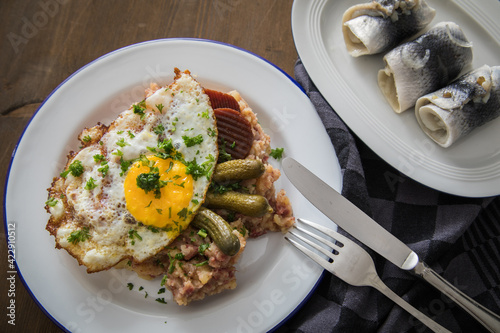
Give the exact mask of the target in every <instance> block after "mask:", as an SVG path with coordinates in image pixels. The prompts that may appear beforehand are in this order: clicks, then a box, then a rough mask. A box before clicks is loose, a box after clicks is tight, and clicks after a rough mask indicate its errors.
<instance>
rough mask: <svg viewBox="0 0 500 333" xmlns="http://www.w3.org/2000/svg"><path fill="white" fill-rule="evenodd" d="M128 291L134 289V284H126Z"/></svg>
mask: <svg viewBox="0 0 500 333" xmlns="http://www.w3.org/2000/svg"><path fill="white" fill-rule="evenodd" d="M127 287H128V290H132V289H134V284H133V283H130V282H129V283H127Z"/></svg>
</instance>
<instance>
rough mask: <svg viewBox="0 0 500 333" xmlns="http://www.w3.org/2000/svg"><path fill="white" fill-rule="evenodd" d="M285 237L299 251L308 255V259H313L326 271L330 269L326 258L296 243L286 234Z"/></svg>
mask: <svg viewBox="0 0 500 333" xmlns="http://www.w3.org/2000/svg"><path fill="white" fill-rule="evenodd" d="M285 239H286V240H287V241H288V242H290V243H291V244H292V245H293V246H295V247H296V248H297V249H298V250H299V251H300V252H302V253H303V254H305V255H306V256H308V257H309V258H310V259H312V260H314V261H315V262H316V263H317V264H319V265H321V267H323V268H324V269H326V270H327V271H330V269H331V268H330V267H329V264H330V263H329V262H328V261H327V260H326V259H324V258H322V257H321V256H320V255H319V254H317V253H315V252H313V251H311V250H309V249H308V248H307V247H305V246H304V245H302V244H300V243H298V242H297V241H295V240H293V239H290V238H288V237H287V236H285Z"/></svg>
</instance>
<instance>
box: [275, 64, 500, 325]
mask: <svg viewBox="0 0 500 333" xmlns="http://www.w3.org/2000/svg"><path fill="white" fill-rule="evenodd" d="M295 78H296V80H297V81H298V82H299V83H300V84H301V85H302V87H303V88H304V89H305V90H306V92H307V94H308V96H309V98H310V99H311V101H312V103H313V104H314V106H315V108H316V110H317V112H318V114H319V116H320V118H321V120H322V121H323V124H324V125H325V128H326V131H327V132H328V135H329V136H330V138H331V140H332V143H333V146H334V147H335V151H336V153H337V156H338V159H339V162H340V166H341V169H342V173H343V189H342V195H344V196H345V197H346V198H347V199H349V200H350V201H352V202H353V203H354V204H356V205H357V206H358V207H359V208H361V209H362V210H364V211H365V212H366V213H367V214H368V215H370V216H371V217H372V218H373V219H375V221H377V222H378V223H380V224H381V225H382V226H383V227H384V228H386V229H387V230H389V231H390V232H391V233H392V234H393V235H395V236H396V237H398V238H399V239H400V240H401V241H403V242H404V243H406V244H407V245H408V246H409V247H410V248H411V249H412V250H414V251H415V252H416V253H417V254H418V255H419V257H420V258H421V259H422V260H424V261H425V262H426V263H427V264H429V266H431V267H432V268H433V269H434V270H435V271H436V272H438V273H439V274H441V275H442V276H443V277H444V278H446V279H447V280H448V281H450V282H451V283H453V284H454V285H455V286H457V287H458V288H459V289H461V290H462V291H463V292H464V293H466V294H467V295H469V296H471V297H473V298H474V299H475V300H476V301H478V302H479V303H481V304H483V305H485V306H486V307H488V308H489V309H491V310H492V311H494V312H496V313H500V286H499V283H500V197H495V198H462V197H457V196H453V195H449V194H445V193H442V192H439V191H436V190H433V189H431V188H428V187H426V186H424V185H421V184H420V183H417V182H415V181H414V180H412V179H410V178H408V177H406V176H405V175H403V174H401V173H399V172H398V171H397V170H395V169H394V168H392V167H391V166H390V165H389V164H387V163H386V162H384V161H383V160H381V159H380V158H379V157H378V156H377V155H376V154H375V153H373V152H372V151H371V150H370V149H369V148H368V147H367V146H366V145H365V144H364V143H363V142H361V141H360V140H358V139H357V138H356V137H355V136H354V135H353V134H352V132H351V131H350V130H349V128H348V127H347V126H346V125H345V124H344V123H343V122H342V120H341V119H340V118H339V116H338V115H337V114H336V113H335V111H334V110H333V109H332V108H331V107H330V106H329V105H328V103H327V102H326V101H325V100H324V98H323V96H321V94H320V93H319V91H318V90H317V88H316V87H315V86H314V84H313V83H312V81H311V79H310V78H309V76H308V74H307V72H306V70H305V68H304V66H303V65H302V63H301V61H300V60H298V61H297V63H296V65H295ZM369 252H370V254H371V255H372V258H373V259H374V261H375V264H376V266H377V271H378V273H379V275H380V277H381V278H382V280H383V281H384V282H385V283H386V284H387V285H388V286H389V288H391V289H392V290H393V291H394V292H396V293H397V294H398V295H400V296H402V297H403V298H404V299H405V300H406V301H408V302H409V303H410V304H412V305H413V306H414V307H416V308H417V309H419V310H421V311H422V312H424V313H426V314H428V315H429V316H430V317H431V318H433V319H435V320H436V321H437V322H438V323H439V324H441V325H443V326H444V327H446V328H447V329H449V330H450V331H452V332H485V330H484V329H483V328H482V326H480V325H479V324H478V323H476V321H475V320H474V319H473V318H472V317H470V316H469V315H468V314H467V313H466V312H464V311H463V310H462V309H461V308H460V307H459V306H457V305H455V304H454V303H453V302H451V301H450V300H449V299H447V298H446V297H445V296H443V295H442V294H441V293H439V292H438V291H437V290H435V289H434V288H433V287H431V286H430V285H428V284H427V283H426V282H424V281H422V280H420V279H419V278H417V277H415V276H413V275H411V274H410V273H408V272H405V271H403V270H401V269H399V268H398V267H396V266H395V265H393V264H392V263H390V262H388V261H387V260H385V259H384V258H382V257H381V256H380V255H378V254H376V253H374V252H373V251H369ZM426 330H427V328H426V327H425V326H423V324H421V323H420V322H419V321H417V320H416V319H414V318H413V317H412V316H410V315H409V314H407V313H406V312H405V311H404V310H402V309H401V308H399V307H398V306H397V305H395V304H394V303H392V301H390V300H389V299H387V298H385V296H383V295H382V294H381V293H379V292H378V291H376V290H375V289H373V288H370V287H353V286H350V285H348V284H346V283H345V282H343V281H342V280H340V279H338V278H337V277H335V276H333V275H331V274H326V275H325V277H324V278H323V280H322V282H321V283H320V285H319V287H318V288H317V290H316V291H315V292H314V293H313V295H312V296H311V298H310V299H309V300H308V301H307V303H305V305H304V306H303V307H302V308H301V309H300V310H298V311H297V313H296V314H295V315H294V316H293V317H292V318H291V319H290V320H288V321H287V322H286V323H284V325H283V326H282V327H281V328H280V329H278V332H290V331H293V332H314V333H317V332H425V331H426Z"/></svg>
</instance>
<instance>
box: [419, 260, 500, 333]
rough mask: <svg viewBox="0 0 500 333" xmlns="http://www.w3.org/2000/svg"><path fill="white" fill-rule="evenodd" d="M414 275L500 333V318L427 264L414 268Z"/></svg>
mask: <svg viewBox="0 0 500 333" xmlns="http://www.w3.org/2000/svg"><path fill="white" fill-rule="evenodd" d="M413 273H415V274H416V275H418V276H420V277H421V278H422V279H424V280H425V281H427V282H428V283H429V284H431V285H432V286H433V287H435V288H436V289H437V290H439V291H441V292H442V293H443V294H444V295H446V296H448V297H449V298H450V299H451V300H452V301H454V302H455V303H457V304H458V305H460V307H462V309H464V310H465V311H467V312H468V313H469V314H470V315H471V316H472V317H474V318H475V319H476V320H477V321H478V322H480V323H481V325H483V326H484V327H485V328H487V329H488V330H489V331H490V332H500V316H498V315H497V314H496V313H494V312H493V311H491V310H489V309H488V308H486V307H484V306H483V305H481V304H479V303H478V302H476V301H475V300H473V299H472V298H470V297H469V296H467V295H466V294H464V293H463V292H462V291H460V290H459V289H458V288H456V287H455V286H454V285H452V284H451V283H449V282H448V281H446V280H445V279H444V278H442V277H441V275H439V274H437V273H436V272H435V271H434V270H432V269H431V268H430V267H429V266H427V264H426V263H425V262H423V261H419V263H418V264H417V266H415V268H413Z"/></svg>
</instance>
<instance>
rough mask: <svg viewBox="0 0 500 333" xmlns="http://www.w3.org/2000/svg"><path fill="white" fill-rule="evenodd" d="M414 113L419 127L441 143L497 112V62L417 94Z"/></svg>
mask: <svg viewBox="0 0 500 333" xmlns="http://www.w3.org/2000/svg"><path fill="white" fill-rule="evenodd" d="M415 114H416V116H417V120H418V123H419V125H420V127H421V128H422V130H423V131H424V132H425V134H427V135H428V136H429V137H430V138H431V139H433V140H434V141H435V142H436V143H437V144H439V145H440V146H442V147H445V148H446V147H449V146H451V145H452V144H453V143H454V142H455V141H456V140H458V139H459V138H460V137H463V136H464V135H466V134H468V133H469V132H471V131H472V130H473V129H474V128H477V127H479V126H481V125H484V124H485V123H487V122H489V121H491V120H493V119H495V118H497V117H498V116H500V66H494V67H490V66H488V65H484V66H482V67H480V68H478V69H476V70H474V71H472V72H470V73H468V74H465V75H463V76H461V77H460V78H459V79H457V80H456V81H455V82H453V83H451V84H450V85H448V86H446V87H444V88H442V89H439V90H438V91H435V92H433V93H430V94H427V95H425V96H422V97H420V98H419V99H418V100H417V104H416V105H415Z"/></svg>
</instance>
